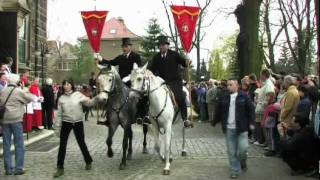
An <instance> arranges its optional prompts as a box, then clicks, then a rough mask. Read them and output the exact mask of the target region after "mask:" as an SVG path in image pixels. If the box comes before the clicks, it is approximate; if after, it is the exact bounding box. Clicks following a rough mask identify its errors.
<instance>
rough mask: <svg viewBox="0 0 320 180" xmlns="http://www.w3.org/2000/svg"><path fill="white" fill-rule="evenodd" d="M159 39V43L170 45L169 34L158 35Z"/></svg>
mask: <svg viewBox="0 0 320 180" xmlns="http://www.w3.org/2000/svg"><path fill="white" fill-rule="evenodd" d="M157 39H158V44H159V45H164V44H168V45H170V43H169V40H168V37H167V36H164V35H160V36H158V37H157Z"/></svg>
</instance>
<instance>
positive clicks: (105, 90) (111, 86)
mask: <svg viewBox="0 0 320 180" xmlns="http://www.w3.org/2000/svg"><path fill="white" fill-rule="evenodd" d="M97 83H98V87H99V94H98V99H100V100H102V101H107V100H108V98H109V96H110V95H111V94H113V93H115V92H117V90H118V89H119V88H121V87H122V81H121V78H120V76H119V74H118V71H117V70H116V69H115V68H114V67H113V66H110V65H108V66H105V68H102V69H101V70H100V72H99V75H98V78H97Z"/></svg>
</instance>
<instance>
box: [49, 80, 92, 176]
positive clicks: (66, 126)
mask: <svg viewBox="0 0 320 180" xmlns="http://www.w3.org/2000/svg"><path fill="white" fill-rule="evenodd" d="M62 86H63V87H62V89H63V90H62V95H61V96H60V98H59V100H58V112H57V116H56V124H55V125H56V129H58V130H59V126H61V129H60V146H59V152H58V161H57V172H56V173H55V174H54V177H55V178H57V177H60V176H62V175H63V174H64V159H65V155H66V148H67V143H68V137H69V134H70V132H71V130H73V131H74V135H75V137H76V140H77V142H78V145H79V147H80V149H81V152H82V155H83V157H84V160H85V162H86V167H85V169H86V170H90V169H91V163H92V158H91V156H90V153H89V151H88V148H87V145H86V143H85V139H84V127H83V110H82V105H85V106H93V105H94V104H95V102H96V99H90V98H89V97H86V96H85V95H83V94H82V93H80V92H77V91H75V87H74V84H73V81H72V80H64V81H63V82H62Z"/></svg>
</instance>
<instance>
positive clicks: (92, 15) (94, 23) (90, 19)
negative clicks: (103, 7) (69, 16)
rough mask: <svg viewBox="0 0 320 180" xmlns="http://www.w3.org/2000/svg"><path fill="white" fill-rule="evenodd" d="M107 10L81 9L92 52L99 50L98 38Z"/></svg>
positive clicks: (99, 38)
mask: <svg viewBox="0 0 320 180" xmlns="http://www.w3.org/2000/svg"><path fill="white" fill-rule="evenodd" d="M107 15H108V11H82V12H81V17H82V20H83V24H84V27H85V28H86V32H87V36H88V39H89V42H90V45H91V47H92V49H93V51H94V52H96V53H98V52H100V40H101V35H102V29H103V26H104V22H105V20H106V17H107Z"/></svg>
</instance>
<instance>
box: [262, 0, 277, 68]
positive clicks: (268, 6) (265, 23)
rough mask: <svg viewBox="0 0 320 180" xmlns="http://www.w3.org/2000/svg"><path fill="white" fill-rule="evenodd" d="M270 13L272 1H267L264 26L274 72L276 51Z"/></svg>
mask: <svg viewBox="0 0 320 180" xmlns="http://www.w3.org/2000/svg"><path fill="white" fill-rule="evenodd" d="M269 12H270V0H267V1H266V2H265V15H264V25H265V28H266V33H267V42H268V52H269V60H270V62H269V65H270V68H271V69H272V70H273V71H274V70H275V69H274V61H275V60H274V51H273V47H274V45H273V44H272V40H271V30H270V21H269Z"/></svg>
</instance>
